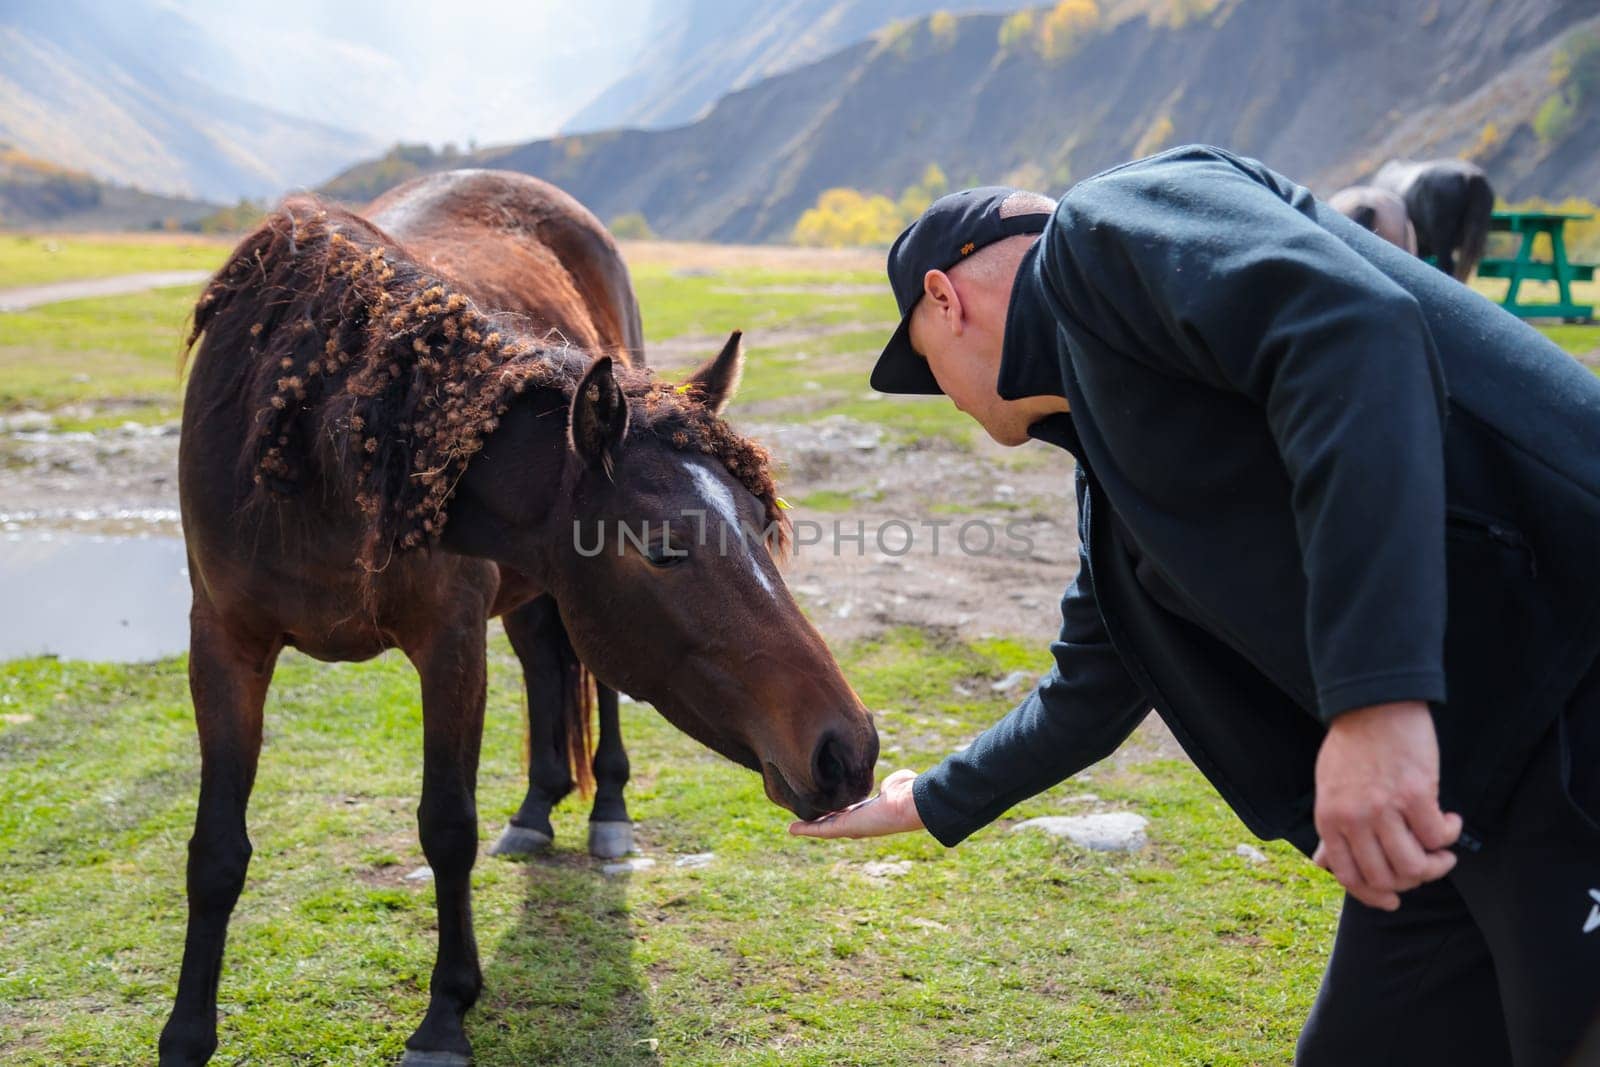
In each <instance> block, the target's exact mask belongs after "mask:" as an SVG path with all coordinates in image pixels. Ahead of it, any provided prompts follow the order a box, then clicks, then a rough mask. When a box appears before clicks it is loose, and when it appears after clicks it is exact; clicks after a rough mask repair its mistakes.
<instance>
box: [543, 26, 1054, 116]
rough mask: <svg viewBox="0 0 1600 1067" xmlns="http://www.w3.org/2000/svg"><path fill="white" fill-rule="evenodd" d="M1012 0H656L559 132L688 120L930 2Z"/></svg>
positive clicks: (871, 32) (870, 33)
mask: <svg viewBox="0 0 1600 1067" xmlns="http://www.w3.org/2000/svg"><path fill="white" fill-rule="evenodd" d="M1020 6H1023V5H1022V4H1020V3H1016V2H1008V0H987V2H985V0H771V2H767V3H762V2H758V0H658V2H657V3H656V5H655V6H654V8H653V9H652V11H651V14H650V24H649V29H648V31H647V32H646V34H645V39H646V40H648V41H649V42H650V45H649V47H648V48H646V49H645V50H644V52H643V54H642V55H641V56H640V58H639V60H638V62H637V63H636V65H635V67H634V69H633V70H632V71H631V72H629V73H628V74H627V75H625V76H623V77H622V78H620V79H618V80H617V81H616V82H615V83H613V84H612V85H610V86H609V87H607V88H606V89H605V90H604V91H603V92H601V93H600V95H599V96H597V97H595V99H594V100H593V101H591V102H590V103H589V104H587V105H586V106H585V107H584V108H582V109H581V110H580V111H578V113H577V114H575V115H573V116H572V117H571V118H570V119H568V120H567V121H566V122H565V123H563V124H562V129H563V132H577V131H586V130H600V129H609V128H614V127H619V126H638V127H647V128H660V127H664V126H676V125H680V124H683V123H687V122H692V121H693V120H694V119H696V118H699V117H700V116H701V115H702V114H703V113H704V112H705V111H706V110H707V109H708V108H709V107H710V106H711V105H712V104H713V103H714V102H715V101H716V100H718V99H719V98H720V97H722V96H723V95H725V94H726V93H728V92H730V91H733V90H736V89H743V88H745V87H746V86H749V85H753V84H754V83H755V82H758V81H760V80H761V79H762V78H766V77H770V76H772V75H774V74H780V73H782V72H784V71H787V70H791V69H793V68H795V67H798V66H801V65H803V64H805V63H810V62H813V61H815V60H818V59H821V58H822V57H824V56H826V55H828V54H830V53H832V52H834V51H837V50H838V49H840V48H842V47H845V46H848V45H852V44H857V43H859V42H861V41H864V40H866V39H867V38H868V37H870V36H871V35H872V34H873V33H874V32H875V31H877V30H879V29H881V28H882V27H884V26H885V25H887V24H888V23H890V22H892V21H894V20H896V19H903V18H910V17H921V16H927V15H931V14H933V13H934V12H935V11H940V10H944V11H950V12H955V13H960V12H963V11H981V10H989V11H994V10H1006V9H1009V8H1012V7H1020Z"/></svg>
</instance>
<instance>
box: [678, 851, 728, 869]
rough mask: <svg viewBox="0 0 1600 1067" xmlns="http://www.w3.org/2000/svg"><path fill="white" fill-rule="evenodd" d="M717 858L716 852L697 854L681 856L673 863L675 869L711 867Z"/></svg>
mask: <svg viewBox="0 0 1600 1067" xmlns="http://www.w3.org/2000/svg"><path fill="white" fill-rule="evenodd" d="M716 858H717V854H716V853H715V852H695V853H691V854H690V855H687V856H679V857H678V858H677V859H676V860H675V861H673V864H672V865H673V866H674V867H689V868H694V867H709V866H710V865H711V861H712V860H714V859H716Z"/></svg>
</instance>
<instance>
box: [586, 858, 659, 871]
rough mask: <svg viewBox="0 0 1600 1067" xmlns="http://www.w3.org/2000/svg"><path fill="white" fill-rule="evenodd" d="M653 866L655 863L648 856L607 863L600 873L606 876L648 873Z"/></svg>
mask: <svg viewBox="0 0 1600 1067" xmlns="http://www.w3.org/2000/svg"><path fill="white" fill-rule="evenodd" d="M655 865H656V861H655V860H653V859H651V858H650V857H648V856H635V857H634V858H633V859H631V860H623V861H621V862H620V863H608V864H606V865H605V866H604V867H601V868H600V873H601V874H608V875H616V874H632V873H633V872H634V871H648V870H649V869H650V868H651V867H654V866H655Z"/></svg>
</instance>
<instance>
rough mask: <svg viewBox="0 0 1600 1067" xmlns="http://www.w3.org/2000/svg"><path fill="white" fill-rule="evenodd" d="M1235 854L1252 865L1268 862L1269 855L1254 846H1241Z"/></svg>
mask: <svg viewBox="0 0 1600 1067" xmlns="http://www.w3.org/2000/svg"><path fill="white" fill-rule="evenodd" d="M1233 854H1234V855H1235V856H1238V857H1239V858H1241V859H1245V860H1248V861H1249V862H1251V863H1265V862H1267V854H1266V853H1265V852H1262V851H1261V850H1260V849H1259V848H1256V847H1255V846H1254V845H1240V846H1238V847H1237V848H1235V849H1234V850H1233Z"/></svg>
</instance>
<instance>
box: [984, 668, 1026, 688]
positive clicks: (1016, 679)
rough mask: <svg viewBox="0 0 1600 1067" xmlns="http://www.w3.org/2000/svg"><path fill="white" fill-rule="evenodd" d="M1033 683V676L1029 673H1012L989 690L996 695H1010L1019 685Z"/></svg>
mask: <svg viewBox="0 0 1600 1067" xmlns="http://www.w3.org/2000/svg"><path fill="white" fill-rule="evenodd" d="M1031 681H1033V675H1032V674H1030V673H1029V672H1027V671H1012V672H1011V673H1010V674H1008V675H1006V676H1005V677H1004V678H1002V679H1000V680H999V681H998V682H995V683H994V684H993V685H991V686H990V687H989V688H990V689H992V690H994V691H995V692H996V693H1009V692H1011V691H1012V690H1013V689H1015V688H1017V687H1018V686H1019V685H1023V684H1024V683H1027V682H1031Z"/></svg>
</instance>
